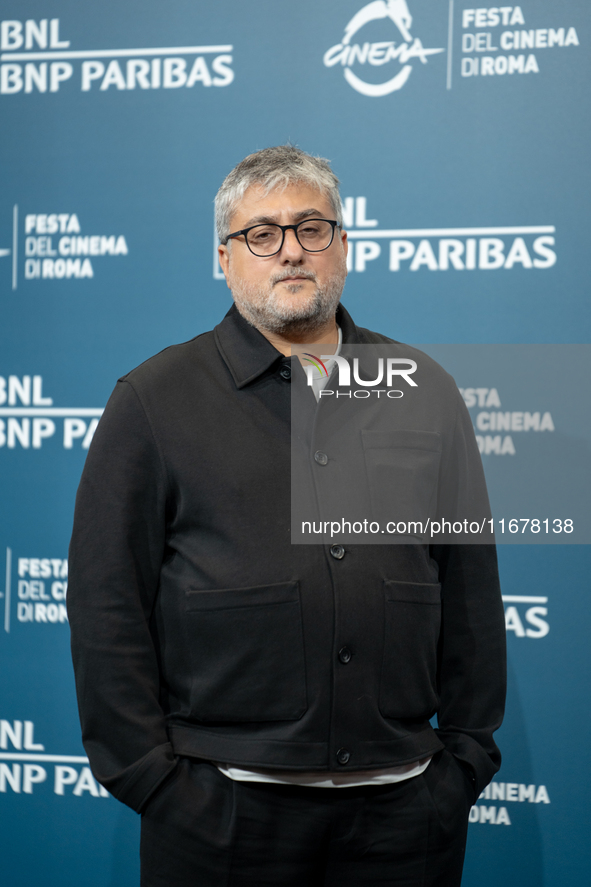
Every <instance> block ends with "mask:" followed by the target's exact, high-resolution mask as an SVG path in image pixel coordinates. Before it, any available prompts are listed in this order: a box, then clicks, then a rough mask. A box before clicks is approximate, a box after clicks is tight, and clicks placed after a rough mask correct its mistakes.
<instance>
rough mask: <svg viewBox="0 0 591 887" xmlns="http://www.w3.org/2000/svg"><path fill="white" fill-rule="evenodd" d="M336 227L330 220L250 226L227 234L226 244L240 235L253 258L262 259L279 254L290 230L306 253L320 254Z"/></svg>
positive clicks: (328, 244)
mask: <svg viewBox="0 0 591 887" xmlns="http://www.w3.org/2000/svg"><path fill="white" fill-rule="evenodd" d="M338 227H339V224H338V222H334V221H330V219H305V220H304V221H303V222H298V223H297V225H252V227H250V228H243V229H242V231H234V233H233V234H228V237H227V239H226V243H227V242H228V240H229V239H230V238H231V237H240V235H241V234H242V235H244V239H245V240H246V245H247V247H248V248H249V250H250V251H251V253H252V254H253V256H258V257H259V258H261V259H262V258H266V257H268V256H274V255H276V254H277V253H279V252H281V248H282V247H283V241H284V240H285V232H286V231H289V230H290V229H291V230H292V231H293V233H294V234H295V236H296V238H297V241H298V243H299V245H300V246H301V247H302V249H305V250H306V252H308V253H321V252H322V250H325V249H328V247H329V246H330V245H331V243H332V241H333V238H334V232H335V228H338Z"/></svg>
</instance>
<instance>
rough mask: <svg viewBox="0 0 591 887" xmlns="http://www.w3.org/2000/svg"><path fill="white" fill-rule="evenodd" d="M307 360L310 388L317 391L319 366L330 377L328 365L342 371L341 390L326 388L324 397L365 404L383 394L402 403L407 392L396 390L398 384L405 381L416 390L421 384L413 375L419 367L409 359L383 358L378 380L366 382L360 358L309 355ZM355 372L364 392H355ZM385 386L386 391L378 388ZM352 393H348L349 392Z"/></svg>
mask: <svg viewBox="0 0 591 887" xmlns="http://www.w3.org/2000/svg"><path fill="white" fill-rule="evenodd" d="M306 359H307V360H309V361H310V363H311V364H312V365H311V366H307V367H304V370H305V372H306V376H307V380H308V381H307V384H308V385H309V386H310V387H311V388H313V387H314V370H316V371H318V370H319V366H320V367H323V368H324V373H325V374H326V376H328V370H327V369H326V366H325V364H324V361H332V362H334V364H336V366H337V370H338V386H339V388H338V390H331V389H330V388H323V389H321V391H320V397H321V398H323V397H333V396H336V397H337V398H338V397H347V398H356V399H361V400H365V399H366V398H369V397H371V396H372V395H375V396H376V397H378V398H379V397H380V396H381V395H382V394H383V395H385V396H386V397H389V398H393V399H394V400H398V399H399V398H401V397H404V391H401V390H400V389H397V388H393V385H394V380H395V379H396V380H398V379H401V380H402V381H404V382H406V383H407V385H410V386H411V387H412V388H417V387H418V386H417V383H416V382H415V381H414V379H411V375H412V374H413V373H415V372H416V370H417V363H416V361H415V360H411V359H410V358H407V357H386V358H383V357H379V358H377V364H376V373H377V375H376V377H375V378H374V379H364V378H363V377H362V375H361V369H360V366H359V358H358V357H354V358H353V359H352V360H349V359H348V358H346V357H343V356H342V355H335V354H321V355H320V356H319V357H317V356H316V355H314V354H306ZM351 368H352V369H353V381H354V383H355V384H357V385H359V386H361V387H360V388H355V389H352V388H351ZM382 383H384V384H385V385H386V386H387V387H386V388H378V387H377V386H378V385H381V384H382ZM347 389H348V390H347Z"/></svg>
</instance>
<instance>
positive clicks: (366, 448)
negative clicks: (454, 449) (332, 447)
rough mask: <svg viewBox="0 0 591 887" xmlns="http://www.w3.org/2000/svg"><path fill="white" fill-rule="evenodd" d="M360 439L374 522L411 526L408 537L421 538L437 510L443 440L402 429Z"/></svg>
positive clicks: (365, 433) (433, 434)
mask: <svg viewBox="0 0 591 887" xmlns="http://www.w3.org/2000/svg"><path fill="white" fill-rule="evenodd" d="M361 435H362V440H363V455H364V459H365V468H366V471H367V480H368V484H369V494H370V499H371V507H372V512H373V517H374V519H375V520H377V521H378V522H380V523H381V524H382V526H385V525H386V523H388V521H394V522H396V523H397V524H398V523H400V522H404V523H406V524H407V525H408V523H412V524H413V525H414V526H412V527H409V528H408V533H407V534H405V535H410V536H422V535H423V527H424V526H425V523H426V521H427V518H429V517H434V515H435V509H436V507H437V487H438V480H439V461H440V459H441V436H440V435H439V434H438V433H437V432H435V431H411V430H402V429H400V430H393V431H362V432H361ZM418 523H420V524H421V527H419V526H418Z"/></svg>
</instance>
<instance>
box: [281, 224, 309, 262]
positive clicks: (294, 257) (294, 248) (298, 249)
mask: <svg viewBox="0 0 591 887" xmlns="http://www.w3.org/2000/svg"><path fill="white" fill-rule="evenodd" d="M303 258H304V249H303V247H302V246H300V243H299V241H298V239H297V237H296V233H295V231H294V230H293V228H288V230H287V231H286V232H285V239H284V241H283V246H282V247H281V259H282V260H283V261H285V262H288V263H289V264H291V265H293V264H295V263H296V262H301V261H302V260H303Z"/></svg>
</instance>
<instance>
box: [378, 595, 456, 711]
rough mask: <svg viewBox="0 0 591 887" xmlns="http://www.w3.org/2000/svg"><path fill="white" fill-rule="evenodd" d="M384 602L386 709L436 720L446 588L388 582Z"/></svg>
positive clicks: (382, 694)
mask: <svg viewBox="0 0 591 887" xmlns="http://www.w3.org/2000/svg"><path fill="white" fill-rule="evenodd" d="M384 603H385V631H384V656H383V662H382V675H381V682H380V696H379V706H380V711H381V712H382V714H383V715H384V716H385V717H387V718H418V717H422V718H430V717H431V716H432V715H433V713H434V712H435V711H436V709H437V706H438V702H439V699H438V696H437V684H436V678H437V642H438V639H439V629H440V625H441V586H440V585H439V584H428V583H421V582H393V581H390V580H385V582H384Z"/></svg>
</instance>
